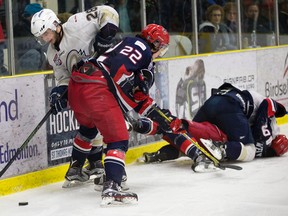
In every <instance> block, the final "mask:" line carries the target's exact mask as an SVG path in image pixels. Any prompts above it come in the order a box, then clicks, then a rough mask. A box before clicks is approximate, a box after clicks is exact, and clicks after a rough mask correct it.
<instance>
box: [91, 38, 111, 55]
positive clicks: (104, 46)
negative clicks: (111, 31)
mask: <svg viewBox="0 0 288 216" xmlns="http://www.w3.org/2000/svg"><path fill="white" fill-rule="evenodd" d="M113 44H114V40H113V37H111V36H109V37H107V38H103V37H101V36H100V35H99V34H97V35H96V38H95V43H94V44H93V46H94V50H95V52H96V53H97V55H98V56H100V55H102V54H103V53H105V52H106V50H108V49H109V48H110V47H112V46H113Z"/></svg>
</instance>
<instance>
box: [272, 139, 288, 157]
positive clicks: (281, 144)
mask: <svg viewBox="0 0 288 216" xmlns="http://www.w3.org/2000/svg"><path fill="white" fill-rule="evenodd" d="M271 148H272V149H273V150H274V151H275V153H276V155H277V156H281V155H283V154H285V153H286V152H287V151H288V139H287V138H286V136H285V135H278V136H276V138H275V139H274V140H273V141H272V144H271Z"/></svg>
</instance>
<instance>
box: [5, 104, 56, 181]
mask: <svg viewBox="0 0 288 216" xmlns="http://www.w3.org/2000/svg"><path fill="white" fill-rule="evenodd" d="M51 113H52V108H50V110H49V111H48V112H47V113H46V115H45V116H44V117H43V118H42V120H41V121H40V122H39V124H38V125H37V126H36V127H35V129H34V130H33V131H32V132H31V133H30V135H29V136H28V138H27V139H26V140H25V142H24V143H23V144H22V145H21V146H20V147H19V148H18V149H17V151H16V153H15V155H14V156H13V157H12V158H11V159H10V160H9V162H8V163H7V164H6V166H5V167H4V168H3V169H2V170H1V172H0V178H1V177H2V175H4V173H5V172H6V170H7V169H8V168H9V167H10V166H11V164H12V163H13V162H14V161H15V160H16V158H17V156H18V155H19V154H20V153H21V152H22V150H23V149H24V148H25V147H26V146H27V144H28V143H29V142H30V140H31V139H32V138H33V137H34V135H35V134H36V133H37V131H38V130H39V129H40V127H41V126H42V125H43V124H44V122H45V121H46V120H47V119H48V117H49V116H50V114H51Z"/></svg>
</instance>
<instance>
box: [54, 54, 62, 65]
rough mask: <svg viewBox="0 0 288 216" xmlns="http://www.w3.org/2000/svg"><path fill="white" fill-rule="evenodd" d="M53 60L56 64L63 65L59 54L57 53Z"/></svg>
mask: <svg viewBox="0 0 288 216" xmlns="http://www.w3.org/2000/svg"><path fill="white" fill-rule="evenodd" d="M53 62H54V63H55V65H56V66H60V65H62V61H61V59H60V56H58V54H57V53H56V54H55V56H54V58H53Z"/></svg>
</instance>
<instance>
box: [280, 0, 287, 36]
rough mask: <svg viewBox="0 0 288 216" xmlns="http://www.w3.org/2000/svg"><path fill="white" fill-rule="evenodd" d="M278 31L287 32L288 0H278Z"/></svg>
mask: <svg viewBox="0 0 288 216" xmlns="http://www.w3.org/2000/svg"><path fill="white" fill-rule="evenodd" d="M279 32H280V34H288V0H280V1H279Z"/></svg>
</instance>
